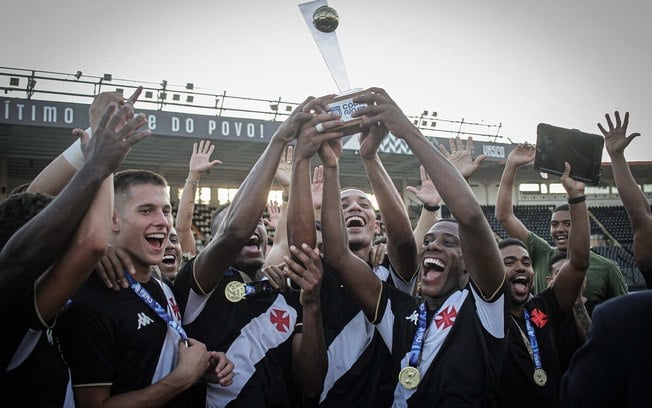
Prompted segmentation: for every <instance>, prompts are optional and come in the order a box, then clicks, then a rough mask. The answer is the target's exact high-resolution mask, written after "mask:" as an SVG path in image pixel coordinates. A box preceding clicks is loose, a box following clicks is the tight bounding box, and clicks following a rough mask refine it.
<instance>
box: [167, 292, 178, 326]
mask: <svg viewBox="0 0 652 408" xmlns="http://www.w3.org/2000/svg"><path fill="white" fill-rule="evenodd" d="M168 304H169V305H170V309H172V313H173V314H174V318H175V319H176V320H177V321H181V312H180V311H179V306H177V304H176V302H175V301H174V296H172V297H169V298H168Z"/></svg>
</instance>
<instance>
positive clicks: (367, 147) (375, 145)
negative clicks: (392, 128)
mask: <svg viewBox="0 0 652 408" xmlns="http://www.w3.org/2000/svg"><path fill="white" fill-rule="evenodd" d="M388 134H389V131H388V130H387V127H385V125H384V124H383V123H382V122H378V123H372V124H371V125H369V126H368V127H366V128H364V129H363V130H362V133H361V134H360V156H361V157H362V158H363V159H373V158H374V157H375V156H376V154H377V153H378V149H379V148H380V145H381V144H382V142H383V139H385V137H387V135H388Z"/></svg>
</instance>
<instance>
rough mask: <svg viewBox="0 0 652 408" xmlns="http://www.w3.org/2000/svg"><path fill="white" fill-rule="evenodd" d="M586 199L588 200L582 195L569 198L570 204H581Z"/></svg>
mask: <svg viewBox="0 0 652 408" xmlns="http://www.w3.org/2000/svg"><path fill="white" fill-rule="evenodd" d="M584 201H586V196H585V195H581V196H579V197H575V198H569V199H568V204H579V203H583V202H584Z"/></svg>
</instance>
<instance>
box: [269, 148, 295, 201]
mask: <svg viewBox="0 0 652 408" xmlns="http://www.w3.org/2000/svg"><path fill="white" fill-rule="evenodd" d="M293 156H294V146H292V145H288V146H287V147H286V148H285V154H284V155H283V156H282V157H281V160H280V161H279V163H278V168H277V169H276V174H275V175H274V178H275V179H276V181H277V182H278V183H279V184H280V185H281V188H282V189H283V190H286V191H289V189H290V184H291V181H290V180H291V175H292V158H293Z"/></svg>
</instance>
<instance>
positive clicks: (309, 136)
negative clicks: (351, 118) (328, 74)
mask: <svg viewBox="0 0 652 408" xmlns="http://www.w3.org/2000/svg"><path fill="white" fill-rule="evenodd" d="M324 108H325V105H324V102H323V101H322V99H321V98H320V99H313V100H312V101H311V103H309V104H308V105H307V106H306V107H305V108H304V110H305V111H310V112H312V118H311V119H310V120H309V121H306V122H304V123H303V124H302V125H301V129H300V130H299V136H298V137H297V145H296V147H295V149H294V155H295V157H297V158H301V159H307V160H310V159H311V158H312V157H313V156H314V155H315V154H316V153H317V151H318V150H319V148H320V146H321V145H322V143H325V142H327V141H330V140H334V139H339V138H341V137H342V132H336V131H333V130H332V129H335V128H336V127H338V126H340V125H341V124H342V121H341V120H340V116H339V115H337V114H334V113H326V112H324V113H321V112H322V110H323V109H324Z"/></svg>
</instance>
